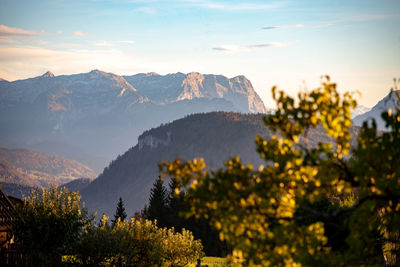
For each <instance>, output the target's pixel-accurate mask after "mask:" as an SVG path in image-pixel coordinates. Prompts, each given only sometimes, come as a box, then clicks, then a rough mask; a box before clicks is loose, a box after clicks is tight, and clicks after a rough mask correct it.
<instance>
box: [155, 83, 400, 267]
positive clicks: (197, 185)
mask: <svg viewBox="0 0 400 267" xmlns="http://www.w3.org/2000/svg"><path fill="white" fill-rule="evenodd" d="M272 93H273V98H274V100H275V101H276V103H277V111H276V113H275V114H274V115H271V116H268V117H265V118H264V122H265V125H266V127H269V128H270V129H272V130H273V132H274V133H275V134H274V135H273V136H272V138H271V139H269V140H266V139H264V138H262V137H260V136H258V137H257V138H256V145H257V152H258V153H259V155H260V157H261V158H262V159H263V160H264V162H265V164H263V165H261V166H252V165H244V164H242V162H241V159H240V158H238V157H237V158H232V159H230V160H228V161H226V162H225V167H224V168H223V169H219V170H215V171H212V170H206V166H205V163H204V160H203V159H194V160H192V161H188V162H181V161H179V160H176V161H174V162H164V163H162V164H161V165H160V169H161V171H162V173H163V174H164V175H168V176H172V177H174V178H175V179H177V180H178V181H179V183H180V184H181V185H182V186H181V188H180V189H181V190H184V191H187V194H185V196H186V198H187V201H188V203H191V209H190V212H189V214H188V215H194V216H196V217H199V218H205V219H208V220H209V221H210V223H211V224H212V225H213V226H214V227H215V228H216V229H218V230H219V231H220V238H221V239H223V240H226V241H227V242H228V244H230V245H231V246H232V248H233V253H232V255H231V256H230V258H231V260H234V261H237V262H239V263H242V264H243V265H244V266H321V265H322V264H325V265H329V266H330V265H339V266H344V265H364V264H383V263H384V262H385V261H386V263H391V264H396V263H399V251H400V240H399V231H400V229H399V228H400V112H399V110H396V111H391V112H390V111H389V112H384V113H383V114H382V117H383V119H384V120H385V121H386V124H387V127H389V129H390V131H388V132H377V129H376V125H375V124H374V123H369V124H368V123H365V124H364V125H363V126H362V128H361V131H360V133H359V135H358V139H357V145H356V146H354V147H352V146H351V142H350V141H351V138H352V136H351V131H350V127H351V116H350V111H351V109H352V108H354V107H356V105H357V103H356V101H355V100H354V98H353V96H352V94H350V93H345V94H344V95H343V96H342V95H340V94H339V93H338V92H337V89H336V84H334V83H332V82H330V80H329V77H326V78H324V79H323V81H322V84H321V87H320V88H316V89H314V90H312V91H310V92H302V93H299V94H298V99H297V100H296V99H294V98H292V97H290V96H288V95H286V94H285V93H284V92H283V91H277V89H276V88H275V87H274V88H273V89H272ZM317 127H323V129H324V131H325V132H326V134H327V136H328V137H329V138H330V140H332V141H333V142H326V143H322V142H321V143H318V144H316V145H310V144H309V142H308V137H307V132H308V130H309V129H312V128H317ZM338 235H339V237H338Z"/></svg>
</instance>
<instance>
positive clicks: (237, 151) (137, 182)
mask: <svg viewBox="0 0 400 267" xmlns="http://www.w3.org/2000/svg"><path fill="white" fill-rule="evenodd" d="M262 117H263V115H262V114H240V113H226V112H212V113H206V114H195V115H191V116H188V117H186V118H183V119H179V120H176V121H174V122H173V123H169V124H166V125H162V126H160V127H158V128H154V129H151V130H149V131H146V132H144V133H143V134H142V135H141V136H140V137H139V140H138V144H137V145H136V146H134V147H132V148H131V149H129V150H128V151H127V152H126V153H125V154H123V155H122V156H119V157H118V158H117V159H116V160H114V161H113V162H112V163H111V164H110V166H109V167H107V168H106V169H105V170H104V172H103V173H102V174H101V175H100V176H99V177H98V178H97V179H96V180H94V181H93V182H92V183H91V184H90V185H89V186H88V187H86V188H85V189H83V190H82V191H81V193H82V196H83V199H84V201H85V202H86V204H87V206H88V208H89V209H90V210H91V211H98V212H99V213H102V212H105V213H107V214H109V215H111V214H112V213H113V212H114V211H115V205H116V203H117V201H118V198H119V197H122V199H123V200H124V203H125V207H126V209H127V212H128V215H130V216H131V215H133V213H134V211H138V210H140V209H142V208H143V207H144V205H145V204H146V203H147V200H148V197H149V191H150V189H151V187H152V184H153V182H154V180H155V179H156V178H157V177H158V165H157V164H158V162H160V161H163V160H174V159H175V158H182V159H192V158H195V157H203V158H205V160H206V163H207V166H208V167H210V168H213V169H214V168H219V167H222V165H223V162H224V161H225V160H227V159H228V158H229V157H233V156H240V157H242V160H243V161H244V162H247V163H250V162H251V163H253V166H254V167H256V168H257V167H258V165H259V164H263V161H261V160H260V157H259V155H258V154H257V153H256V147H255V143H254V139H255V137H256V135H261V136H264V137H266V138H268V137H269V136H271V132H270V131H269V130H268V129H267V128H266V127H265V126H264V123H263V121H262ZM353 133H354V135H356V134H357V129H353ZM307 138H308V143H309V144H310V145H312V146H313V145H316V144H317V143H318V142H329V141H330V140H329V138H328V137H327V136H326V134H325V133H324V131H323V129H322V128H317V129H311V130H310V131H309V133H308V137H307Z"/></svg>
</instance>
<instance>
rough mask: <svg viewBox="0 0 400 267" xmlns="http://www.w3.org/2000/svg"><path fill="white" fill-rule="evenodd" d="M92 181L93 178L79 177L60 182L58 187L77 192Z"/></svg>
mask: <svg viewBox="0 0 400 267" xmlns="http://www.w3.org/2000/svg"><path fill="white" fill-rule="evenodd" d="M92 181H93V179H91V178H79V179H76V180H73V181H71V182H68V183H66V184H62V185H60V187H66V188H67V189H68V190H71V191H74V192H79V191H82V189H84V188H85V187H86V186H88V185H89V184H90V183H91V182H92Z"/></svg>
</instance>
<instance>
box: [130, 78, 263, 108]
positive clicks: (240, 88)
mask: <svg viewBox="0 0 400 267" xmlns="http://www.w3.org/2000/svg"><path fill="white" fill-rule="evenodd" d="M124 78H125V79H126V80H127V81H128V82H129V83H131V84H132V85H133V86H134V87H135V88H136V89H137V90H138V92H139V93H141V94H142V95H144V96H146V97H148V98H149V99H151V100H152V101H154V102H158V103H160V104H165V103H172V102H177V101H182V100H192V99H195V98H206V99H213V98H223V99H225V100H227V101H229V102H231V103H232V104H233V105H234V106H235V108H236V109H237V110H238V111H241V112H246V113H265V112H266V110H265V107H264V103H263V102H262V100H261V98H260V97H259V96H258V94H257V93H256V92H255V91H254V88H253V86H252V84H251V82H250V81H249V80H248V79H247V78H246V77H244V76H236V77H234V78H231V79H229V78H227V77H225V76H222V75H213V74H200V73H197V72H191V73H188V74H183V73H174V74H168V75H164V76H162V75H158V74H156V73H151V75H149V74H136V75H132V76H124Z"/></svg>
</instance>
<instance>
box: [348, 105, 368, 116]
mask: <svg viewBox="0 0 400 267" xmlns="http://www.w3.org/2000/svg"><path fill="white" fill-rule="evenodd" d="M370 110H371V108H368V107H365V106H363V105H358V106H357V107H356V108H355V109H354V110H353V111H352V112H351V118H355V117H357V116H358V115H362V114H364V113H366V112H368V111H370Z"/></svg>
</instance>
